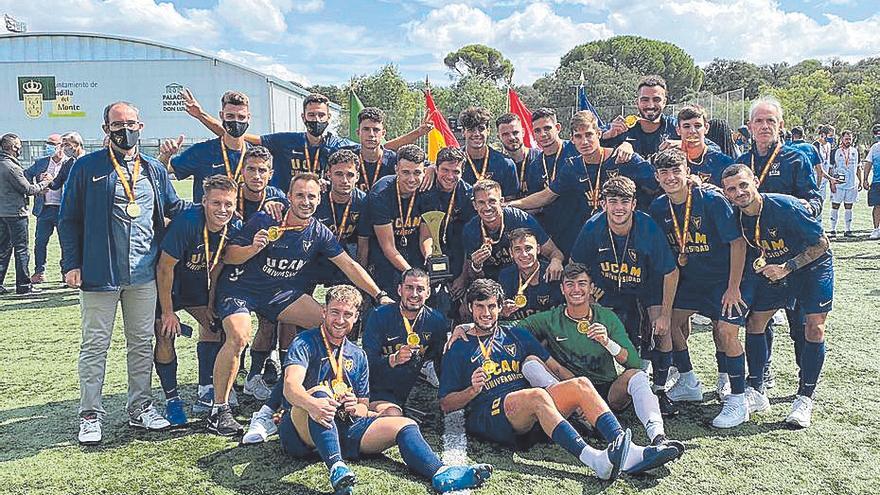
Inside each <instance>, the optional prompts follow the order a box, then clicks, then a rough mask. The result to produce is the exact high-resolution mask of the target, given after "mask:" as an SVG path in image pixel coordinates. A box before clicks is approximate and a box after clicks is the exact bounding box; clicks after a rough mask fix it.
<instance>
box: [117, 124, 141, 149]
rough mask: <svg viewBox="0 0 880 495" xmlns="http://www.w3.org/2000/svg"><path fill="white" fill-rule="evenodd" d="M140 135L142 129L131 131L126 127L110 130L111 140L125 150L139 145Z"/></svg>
mask: <svg viewBox="0 0 880 495" xmlns="http://www.w3.org/2000/svg"><path fill="white" fill-rule="evenodd" d="M140 137H141V131H131V130H128V129H126V128H124V127H123V128H122V129H119V130H118V131H110V141H112V142H113V144H115V145H116V146H119V147H120V148H122V149H124V150H125V151H128V150H130V149H132V148H134V147H135V146H137V143H138V139H139V138H140Z"/></svg>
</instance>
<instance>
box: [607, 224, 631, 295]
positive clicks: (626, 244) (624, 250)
mask: <svg viewBox="0 0 880 495" xmlns="http://www.w3.org/2000/svg"><path fill="white" fill-rule="evenodd" d="M631 234H632V230H630V233H629V234H627V235H626V241H624V243H623V254H624V256H625V255H626V248H627V247H629V238H630V235H631ZM608 239H609V240H610V241H611V252H612V253H614V262H615V263H617V266H618V267H620V264H621V263H620V258H619V257H618V256H617V246H616V245H615V244H614V234H613V233H612V232H611V227H610V226H609V227H608ZM619 271H620V270H618V272H619ZM621 275H622V274H621V273H618V274H617V290H620V288H621V286H622V285H623V284H622V282H621V280H622V279H621Z"/></svg>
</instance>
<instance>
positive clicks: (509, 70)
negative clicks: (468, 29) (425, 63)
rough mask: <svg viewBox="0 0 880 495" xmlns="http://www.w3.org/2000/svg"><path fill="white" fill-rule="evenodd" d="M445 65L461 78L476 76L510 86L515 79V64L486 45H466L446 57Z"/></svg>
mask: <svg viewBox="0 0 880 495" xmlns="http://www.w3.org/2000/svg"><path fill="white" fill-rule="evenodd" d="M443 63H444V64H446V67H448V68H449V70H451V71H453V72H455V73H457V74H458V75H459V76H461V77H464V76H467V75H476V76H482V77H484V78H486V79H488V80H490V81H493V82H495V83H499V82H502V83H508V84H509V83H510V81H511V80H512V79H513V63H511V62H510V60H508V59H507V58H506V57H505V56H504V55H502V54H501V52H499V51H498V50H496V49H494V48H492V47H488V46H486V45H480V44H473V45H465V46H463V47H461V48H459V49H458V50H456V51H454V52H450V53H449V54H448V55H446V58H444V59H443Z"/></svg>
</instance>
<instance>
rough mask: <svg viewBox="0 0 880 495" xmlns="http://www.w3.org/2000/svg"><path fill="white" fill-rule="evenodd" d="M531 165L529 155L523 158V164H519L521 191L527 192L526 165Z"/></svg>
mask: <svg viewBox="0 0 880 495" xmlns="http://www.w3.org/2000/svg"><path fill="white" fill-rule="evenodd" d="M528 163H529V154H528V153H526V156H525V157H523V160H522V163H520V164H519V190H520V191H521V192H526V190H528V185H527V184H526V165H528Z"/></svg>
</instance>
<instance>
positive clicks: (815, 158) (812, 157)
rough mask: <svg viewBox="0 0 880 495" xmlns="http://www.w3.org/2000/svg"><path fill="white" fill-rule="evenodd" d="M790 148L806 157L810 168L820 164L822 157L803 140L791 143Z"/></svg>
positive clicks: (813, 147)
mask: <svg viewBox="0 0 880 495" xmlns="http://www.w3.org/2000/svg"><path fill="white" fill-rule="evenodd" d="M790 146H791V147H792V148H794V149H796V150H798V151H800V152H801V153H803V154H804V155H805V156H806V157H807V160H808V161H809V163H810V165H811V166H813V167H815V166H816V165H818V164H820V163H822V157H821V156H819V150H817V149H816V147H815V146H813V145H812V144H810V143H808V142H806V141H804V140H803V139H799V140H797V141H792V142H791V145H790Z"/></svg>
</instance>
